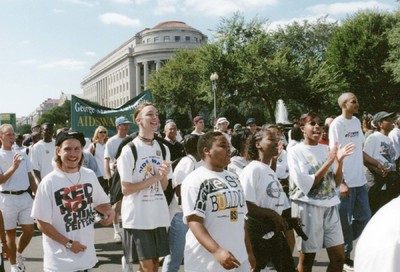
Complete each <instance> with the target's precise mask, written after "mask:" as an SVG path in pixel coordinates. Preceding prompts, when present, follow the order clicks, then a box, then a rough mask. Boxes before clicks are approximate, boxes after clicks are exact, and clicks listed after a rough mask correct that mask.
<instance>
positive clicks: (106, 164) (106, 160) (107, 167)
mask: <svg viewBox="0 0 400 272" xmlns="http://www.w3.org/2000/svg"><path fill="white" fill-rule="evenodd" d="M104 173H105V175H106V176H105V177H104V178H106V179H110V178H111V169H110V158H108V157H107V158H104Z"/></svg>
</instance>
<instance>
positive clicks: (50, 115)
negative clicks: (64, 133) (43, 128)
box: [38, 100, 71, 130]
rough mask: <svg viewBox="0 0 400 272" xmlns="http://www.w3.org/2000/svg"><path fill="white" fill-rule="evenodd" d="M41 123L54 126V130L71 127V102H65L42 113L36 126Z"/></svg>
mask: <svg viewBox="0 0 400 272" xmlns="http://www.w3.org/2000/svg"><path fill="white" fill-rule="evenodd" d="M43 123H50V124H55V125H54V128H55V130H56V129H58V128H61V127H69V126H70V125H71V101H70V100H66V101H65V102H64V104H62V105H61V106H59V107H55V108H52V109H51V110H49V111H48V112H46V113H44V114H43V115H42V116H41V117H40V118H39V120H38V124H43Z"/></svg>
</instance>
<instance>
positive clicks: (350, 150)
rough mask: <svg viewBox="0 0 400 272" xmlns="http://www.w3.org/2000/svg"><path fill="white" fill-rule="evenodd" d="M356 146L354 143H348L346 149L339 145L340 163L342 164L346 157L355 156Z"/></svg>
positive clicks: (338, 156) (338, 157)
mask: <svg viewBox="0 0 400 272" xmlns="http://www.w3.org/2000/svg"><path fill="white" fill-rule="evenodd" d="M354 148H355V145H354V143H348V144H347V145H345V146H344V147H342V146H341V145H339V148H338V152H337V159H338V161H339V162H342V161H343V160H344V158H345V157H347V156H349V155H351V154H353V152H354Z"/></svg>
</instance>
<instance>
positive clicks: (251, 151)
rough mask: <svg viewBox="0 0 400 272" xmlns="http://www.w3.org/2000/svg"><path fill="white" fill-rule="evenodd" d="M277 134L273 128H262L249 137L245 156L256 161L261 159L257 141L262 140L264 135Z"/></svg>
mask: <svg viewBox="0 0 400 272" xmlns="http://www.w3.org/2000/svg"><path fill="white" fill-rule="evenodd" d="M265 134H267V135H275V132H274V131H272V130H271V129H268V128H267V129H262V130H260V131H257V132H256V133H254V134H253V135H251V137H249V139H248V144H247V146H246V150H245V153H246V154H245V158H246V159H247V160H249V161H254V160H258V159H259V154H258V148H257V147H256V143H257V142H259V141H261V140H262V138H263V137H264V135H265Z"/></svg>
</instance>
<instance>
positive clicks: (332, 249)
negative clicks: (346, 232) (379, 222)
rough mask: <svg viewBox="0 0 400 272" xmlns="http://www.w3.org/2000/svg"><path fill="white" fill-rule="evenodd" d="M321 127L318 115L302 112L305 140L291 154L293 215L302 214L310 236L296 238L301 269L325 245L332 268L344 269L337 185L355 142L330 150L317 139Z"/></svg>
mask: <svg viewBox="0 0 400 272" xmlns="http://www.w3.org/2000/svg"><path fill="white" fill-rule="evenodd" d="M322 128H323V123H320V119H319V117H318V116H316V115H315V114H313V113H306V114H303V115H302V118H301V129H302V131H303V134H304V141H303V142H302V143H300V144H297V145H296V146H294V147H293V148H292V149H291V150H289V154H288V164H289V171H290V198H291V200H292V216H296V217H300V218H301V220H302V223H303V224H304V227H303V229H304V232H305V233H306V235H307V236H308V240H307V241H303V240H302V239H297V246H298V251H299V265H298V268H297V269H298V271H299V272H303V271H311V270H312V266H313V263H314V259H315V255H316V253H317V252H318V251H320V250H321V249H322V248H326V249H327V252H328V257H329V260H330V263H329V265H328V270H329V271H337V272H339V271H340V272H341V271H343V264H344V260H345V254H344V246H343V233H342V228H341V224H340V217H339V210H338V204H339V203H340V200H339V197H338V195H337V191H336V189H337V187H338V186H339V185H340V183H341V182H342V179H343V175H342V164H343V160H344V158H345V157H346V156H348V155H350V154H351V153H352V151H353V149H354V144H348V145H346V146H345V147H339V148H338V147H337V146H335V147H334V148H333V149H332V150H329V147H328V146H327V145H323V144H319V143H318V141H319V139H320V137H321V134H322ZM335 161H336V167H335V169H334V167H333V165H334V163H335Z"/></svg>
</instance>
